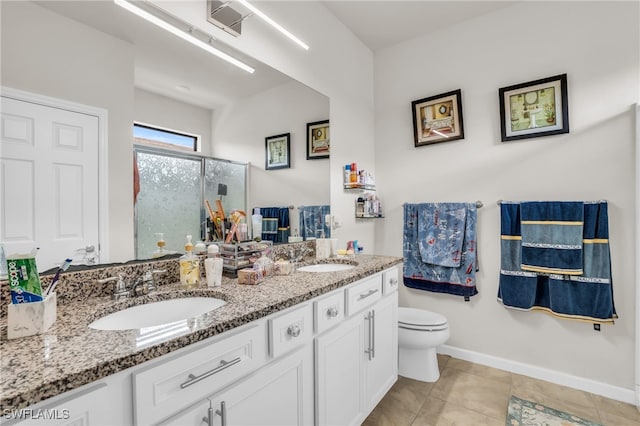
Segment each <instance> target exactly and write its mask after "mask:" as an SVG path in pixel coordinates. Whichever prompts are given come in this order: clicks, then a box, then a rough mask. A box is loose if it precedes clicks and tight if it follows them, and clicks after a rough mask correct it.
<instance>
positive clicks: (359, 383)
mask: <svg viewBox="0 0 640 426" xmlns="http://www.w3.org/2000/svg"><path fill="white" fill-rule="evenodd" d="M397 276H398V269H397V268H391V269H389V270H387V271H385V272H384V273H383V274H376V275H373V276H371V277H368V278H365V279H363V280H361V281H359V282H358V283H356V284H354V285H352V286H349V287H347V289H346V290H345V305H346V310H347V314H348V315H349V317H348V318H347V319H346V320H345V321H344V322H342V323H341V324H339V325H338V326H337V327H334V328H332V329H331V330H329V331H327V332H326V333H324V334H321V335H319V336H318V337H317V339H316V372H315V375H316V421H317V424H319V425H338V424H339V425H353V424H360V423H362V421H364V419H365V418H366V417H367V415H369V413H370V412H371V411H372V410H373V408H374V407H375V406H376V405H377V404H378V402H380V400H381V399H382V397H383V396H384V395H385V394H386V393H387V391H388V390H389V389H390V388H391V386H392V385H393V384H394V383H395V381H396V380H397V376H398V362H397V359H398V331H397V330H398V326H397V315H398V294H397V292H396V291H395V290H396V289H397V285H396V286H393V285H390V286H383V284H385V283H387V282H389V283H391V282H392V281H393V277H395V280H396V283H397ZM383 288H384V289H385V290H384V292H383Z"/></svg>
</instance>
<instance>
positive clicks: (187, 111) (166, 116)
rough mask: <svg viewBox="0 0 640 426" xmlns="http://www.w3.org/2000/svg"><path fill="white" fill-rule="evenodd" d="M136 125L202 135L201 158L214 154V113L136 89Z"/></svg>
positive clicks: (134, 110) (134, 112)
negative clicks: (212, 145) (212, 135)
mask: <svg viewBox="0 0 640 426" xmlns="http://www.w3.org/2000/svg"><path fill="white" fill-rule="evenodd" d="M133 115H134V118H135V121H137V122H142V123H146V124H151V125H155V126H159V127H164V128H167V129H171V130H176V131H180V132H186V133H191V134H196V135H200V143H201V154H203V155H210V154H211V110H210V109H206V108H202V107H199V106H195V105H189V104H186V103H184V102H180V101H176V100H174V99H171V98H167V97H166V96H162V95H158V94H155V93H151V92H147V91H146V90H142V89H138V88H136V89H135V93H134V106H133Z"/></svg>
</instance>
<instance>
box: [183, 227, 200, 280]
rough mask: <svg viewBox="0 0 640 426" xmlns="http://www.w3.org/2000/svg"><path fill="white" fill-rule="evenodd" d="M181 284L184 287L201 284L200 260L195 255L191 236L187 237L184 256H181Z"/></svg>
mask: <svg viewBox="0 0 640 426" xmlns="http://www.w3.org/2000/svg"><path fill="white" fill-rule="evenodd" d="M180 283H181V284H182V285H198V284H200V259H199V258H198V256H196V255H195V254H193V243H192V242H191V235H187V242H186V244H185V245H184V255H183V256H180Z"/></svg>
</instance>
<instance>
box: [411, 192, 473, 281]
mask: <svg viewBox="0 0 640 426" xmlns="http://www.w3.org/2000/svg"><path fill="white" fill-rule="evenodd" d="M466 219H467V208H466V205H465V204H462V203H425V204H419V205H418V245H419V247H420V256H421V257H422V261H423V262H424V263H429V264H431V265H439V266H448V267H450V268H457V267H459V266H460V260H461V258H462V243H463V242H464V229H465V223H466Z"/></svg>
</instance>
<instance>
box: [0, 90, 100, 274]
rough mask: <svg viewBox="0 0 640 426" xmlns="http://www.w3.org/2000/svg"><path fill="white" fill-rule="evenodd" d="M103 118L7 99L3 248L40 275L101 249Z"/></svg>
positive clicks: (1, 154)
mask: <svg viewBox="0 0 640 426" xmlns="http://www.w3.org/2000/svg"><path fill="white" fill-rule="evenodd" d="M98 131H99V119H98V117H96V116H93V115H88V114H82V113H77V112H71V111H67V110H64V109H58V108H52V107H48V106H43V105H39V104H36V103H31V102H26V101H20V100H16V99H12V98H8V97H4V96H3V97H2V109H1V119H0V138H1V139H0V210H1V211H0V213H1V215H0V241H2V242H3V243H4V245H5V252H6V253H7V254H11V253H24V252H29V251H30V250H31V249H33V248H34V247H39V248H40V250H39V252H38V255H37V258H36V259H37V264H38V269H39V270H40V271H44V270H45V269H48V268H51V267H53V266H57V265H59V264H60V263H61V262H62V261H63V260H64V259H65V258H67V257H72V256H73V253H74V251H76V250H77V249H80V248H82V247H84V246H86V245H89V244H91V245H94V246H96V247H99V240H98V238H99V233H98V224H99V221H98V219H99V217H98V214H99V212H98V141H99V133H98Z"/></svg>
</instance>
